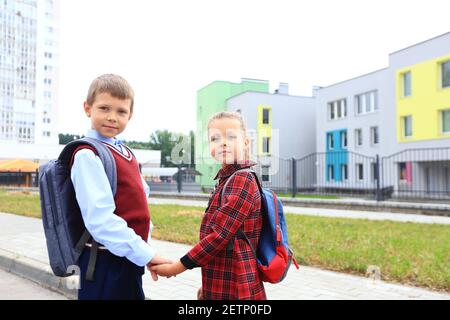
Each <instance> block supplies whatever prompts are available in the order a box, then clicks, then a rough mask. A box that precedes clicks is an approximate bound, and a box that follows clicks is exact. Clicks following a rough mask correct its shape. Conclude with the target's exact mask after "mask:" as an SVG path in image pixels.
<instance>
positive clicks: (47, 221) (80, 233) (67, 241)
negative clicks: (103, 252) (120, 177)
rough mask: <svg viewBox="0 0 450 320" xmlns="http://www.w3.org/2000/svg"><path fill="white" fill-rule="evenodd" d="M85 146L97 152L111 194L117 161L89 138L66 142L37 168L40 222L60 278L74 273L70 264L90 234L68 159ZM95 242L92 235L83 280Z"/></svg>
mask: <svg viewBox="0 0 450 320" xmlns="http://www.w3.org/2000/svg"><path fill="white" fill-rule="evenodd" d="M81 145H88V146H90V147H92V148H94V149H95V150H96V151H97V155H98V156H99V158H100V160H101V161H102V163H103V166H104V167H105V172H106V175H107V177H108V180H109V182H110V184H111V190H112V192H113V194H114V195H115V194H116V189H117V172H116V163H115V160H114V157H113V155H112V154H111V151H110V150H109V149H108V147H106V146H105V145H103V143H102V142H100V141H99V140H96V139H92V138H88V137H85V138H82V139H79V140H75V141H72V142H70V143H69V144H67V145H66V146H65V147H64V149H63V150H62V151H61V154H60V155H59V157H58V159H56V160H51V161H50V162H48V163H46V164H44V165H42V166H41V167H40V168H39V194H40V199H41V210H42V222H43V225H44V233H45V238H46V241H47V251H48V257H49V260H50V266H51V268H52V271H53V273H54V274H55V275H56V276H59V277H67V276H70V275H72V274H73V270H74V269H73V267H74V266H77V265H78V259H79V257H80V255H81V253H82V252H83V249H84V248H85V245H86V243H87V242H88V241H89V240H90V239H91V235H90V234H89V232H88V231H87V230H86V227H85V226H84V222H83V218H82V216H81V212H80V208H79V206H78V203H77V200H76V197H75V191H74V188H73V184H72V180H71V178H70V170H71V160H72V156H73V153H74V151H75V149H76V148H78V147H79V146H81ZM97 249H98V243H97V242H96V241H94V239H93V238H92V250H91V252H90V258H89V263H88V270H87V273H86V279H88V280H93V274H94V269H95V262H96V258H97Z"/></svg>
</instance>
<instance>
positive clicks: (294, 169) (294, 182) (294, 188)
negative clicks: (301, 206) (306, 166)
mask: <svg viewBox="0 0 450 320" xmlns="http://www.w3.org/2000/svg"><path fill="white" fill-rule="evenodd" d="M295 164H296V161H295V158H292V198H295V195H296V193H297V166H296V165H295Z"/></svg>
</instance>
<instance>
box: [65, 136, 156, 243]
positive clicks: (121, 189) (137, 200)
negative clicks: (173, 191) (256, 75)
mask: <svg viewBox="0 0 450 320" xmlns="http://www.w3.org/2000/svg"><path fill="white" fill-rule="evenodd" d="M105 145H106V146H107V147H109V149H110V150H111V153H112V155H113V156H114V160H115V161H116V168H117V191H116V195H115V197H114V202H115V204H116V211H115V212H114V213H115V214H116V215H118V216H119V217H121V218H122V219H124V220H125V221H126V222H127V224H128V227H130V228H131V229H133V230H134V232H136V234H137V235H139V236H141V238H142V239H143V240H144V241H147V239H148V233H149V229H150V211H149V209H148V203H147V198H146V195H145V192H144V187H143V186H142V180H141V174H140V172H139V166H138V162H137V160H136V158H135V157H133V155H132V154H131V153H130V152H129V151H128V153H129V156H128V157H126V156H125V155H123V154H122V153H120V151H118V150H117V149H115V148H114V147H112V146H110V145H108V144H107V143H105ZM81 149H90V150H92V151H93V152H94V153H95V151H94V149H92V148H91V147H89V146H81V147H78V148H77V149H76V150H75V152H74V153H73V158H72V160H73V159H74V157H75V154H76V153H77V152H78V151H79V150H81Z"/></svg>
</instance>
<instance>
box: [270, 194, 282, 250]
mask: <svg viewBox="0 0 450 320" xmlns="http://www.w3.org/2000/svg"><path fill="white" fill-rule="evenodd" d="M271 192H272V197H273V205H274V208H275V228H276V233H277V234H276V238H277V242H278V245H279V244H280V243H281V230H280V224H279V222H278V203H277V196H276V194H275V193H274V192H273V191H271Z"/></svg>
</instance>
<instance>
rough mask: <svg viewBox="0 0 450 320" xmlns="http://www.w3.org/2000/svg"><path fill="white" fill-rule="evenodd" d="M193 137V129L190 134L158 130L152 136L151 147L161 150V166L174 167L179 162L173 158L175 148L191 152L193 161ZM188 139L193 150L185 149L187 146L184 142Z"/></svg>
mask: <svg viewBox="0 0 450 320" xmlns="http://www.w3.org/2000/svg"><path fill="white" fill-rule="evenodd" d="M193 139H194V132H193V131H191V132H190V133H189V136H188V135H184V134H182V133H173V132H170V131H169V130H157V131H155V132H154V133H152V135H151V136H150V148H151V149H153V150H161V167H174V166H176V165H177V162H176V161H175V160H174V159H171V157H172V150H174V149H175V150H177V151H180V152H181V151H183V152H190V153H191V162H193V159H194V158H193V147H194V145H193ZM186 141H188V142H190V147H191V150H184V149H185V146H184V144H183V143H186ZM170 160H172V161H170ZM184 164H188V163H184Z"/></svg>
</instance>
